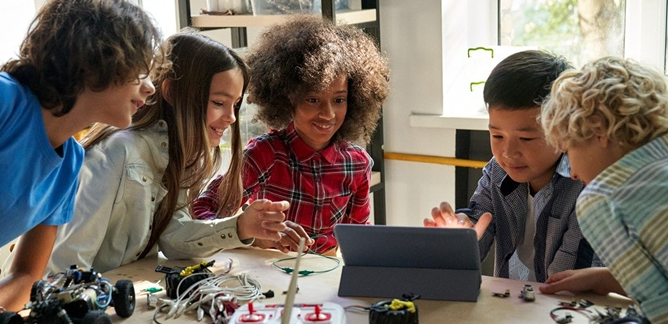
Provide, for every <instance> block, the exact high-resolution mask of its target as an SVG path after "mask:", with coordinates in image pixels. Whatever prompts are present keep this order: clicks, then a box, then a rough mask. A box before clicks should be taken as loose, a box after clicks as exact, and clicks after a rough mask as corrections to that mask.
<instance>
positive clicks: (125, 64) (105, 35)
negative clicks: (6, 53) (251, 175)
mask: <svg viewBox="0 0 668 324" xmlns="http://www.w3.org/2000/svg"><path fill="white" fill-rule="evenodd" d="M159 44H160V33H159V31H158V30H157V28H156V27H155V26H154V25H153V24H152V22H151V20H150V18H149V17H148V16H147V15H146V13H144V12H143V11H142V10H141V8H139V7H137V6H134V5H132V4H130V3H128V2H126V1H122V0H52V1H49V2H47V3H46V4H45V5H44V6H43V7H42V9H41V10H40V11H39V13H38V14H37V16H36V18H35V20H34V21H33V23H32V24H31V27H30V30H29V31H28V35H27V36H26V38H25V40H24V41H23V43H22V44H21V48H20V52H19V55H18V56H19V58H18V59H15V60H11V61H9V62H7V63H6V64H5V65H4V66H2V68H1V69H0V71H1V72H0V98H2V100H0V129H1V130H2V131H0V170H2V171H1V172H0V184H1V185H0V197H2V199H0V223H1V224H2V226H3V229H2V231H0V246H3V245H6V244H7V243H9V242H11V241H12V240H13V239H15V238H17V237H18V236H21V235H22V237H21V239H20V240H19V242H18V244H17V245H16V251H14V253H15V258H14V261H13V263H12V265H11V267H10V270H9V271H8V273H5V274H3V275H5V278H4V279H2V280H0V307H2V308H5V309H8V310H12V311H17V310H19V309H21V308H22V307H23V305H24V304H25V302H27V301H28V298H29V294H30V288H31V286H32V284H33V282H35V281H36V280H39V279H41V277H42V275H43V274H44V270H45V268H46V264H47V262H48V260H49V256H50V254H51V250H52V248H53V244H54V240H55V237H56V232H57V226H58V225H60V224H63V223H66V222H68V221H69V220H70V218H71V217H72V213H73V207H74V195H75V192H76V188H77V177H78V173H79V169H80V168H81V164H82V161H83V149H82V148H81V146H79V144H78V143H77V142H76V140H75V139H74V138H73V137H72V135H74V134H75V133H76V132H78V131H79V130H82V129H84V128H86V127H87V126H88V125H90V124H92V123H95V122H102V123H106V124H109V125H113V126H116V127H120V128H124V127H127V126H128V125H129V124H130V121H131V118H132V115H133V114H134V113H135V112H136V111H137V109H139V108H141V106H142V105H143V104H144V103H145V102H146V100H147V99H148V97H149V96H150V95H151V94H153V93H154V92H155V88H154V87H153V84H152V83H151V81H150V79H149V78H148V77H147V75H148V73H149V72H150V70H152V69H153V68H154V67H157V65H158V64H162V62H163V61H164V60H163V57H164V53H163V52H162V50H159V48H160V47H159ZM156 50H158V51H157V53H159V55H156V54H155V53H156ZM63 270H65V269H63Z"/></svg>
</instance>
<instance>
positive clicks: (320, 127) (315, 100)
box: [293, 76, 348, 151]
mask: <svg viewBox="0 0 668 324" xmlns="http://www.w3.org/2000/svg"><path fill="white" fill-rule="evenodd" d="M347 111H348V78H347V77H345V76H339V77H337V78H336V79H334V81H332V83H331V84H330V85H329V86H328V87H327V88H326V89H324V90H323V91H322V92H318V93H316V92H309V93H307V94H306V96H304V98H303V99H302V100H301V101H300V102H298V103H297V105H296V106H295V110H294V116H293V121H294V126H295V131H297V134H299V137H301V139H302V140H303V141H304V142H306V144H307V145H308V146H310V147H311V148H312V149H314V150H316V151H319V150H322V149H323V148H325V147H326V146H327V145H329V142H330V141H331V140H332V137H333V136H334V134H336V132H337V131H338V130H339V128H341V125H342V124H343V121H344V120H345V118H346V112H347Z"/></svg>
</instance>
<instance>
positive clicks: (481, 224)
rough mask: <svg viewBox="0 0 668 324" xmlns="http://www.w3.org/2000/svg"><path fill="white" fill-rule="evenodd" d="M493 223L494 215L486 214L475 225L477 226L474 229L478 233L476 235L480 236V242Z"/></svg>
mask: <svg viewBox="0 0 668 324" xmlns="http://www.w3.org/2000/svg"><path fill="white" fill-rule="evenodd" d="M491 222H492V214H490V213H484V214H482V215H481V216H480V218H479V219H478V222H477V223H475V225H473V229H474V230H475V231H476V234H477V235H478V240H480V239H481V238H482V236H483V234H485V231H486V230H487V227H488V226H489V223H491Z"/></svg>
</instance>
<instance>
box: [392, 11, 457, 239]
mask: <svg viewBox="0 0 668 324" xmlns="http://www.w3.org/2000/svg"><path fill="white" fill-rule="evenodd" d="M440 2H441V1H434V0H413V1H404V0H383V1H381V3H380V22H381V24H380V26H381V28H380V34H381V47H382V50H383V51H385V52H386V54H387V55H388V56H389V59H390V66H391V87H392V88H391V89H392V90H391V93H390V97H389V98H388V100H387V102H386V103H385V105H384V115H383V116H384V117H383V118H384V125H383V127H384V130H385V146H384V148H385V152H398V153H412V154H424V155H437V156H448V157H453V156H454V155H455V154H454V153H455V136H454V135H455V131H454V130H452V129H442V128H441V129H438V128H412V127H410V126H409V124H408V119H409V118H408V117H409V115H410V114H411V113H428V114H441V113H442V112H443V91H442V90H443V78H442V76H443V65H442V63H441V62H442V53H443V50H442V47H443V46H444V44H443V43H442V39H441V38H442V30H441V27H442V26H441V19H442V17H441V16H442V10H441V9H442V8H441V3H440ZM449 2H451V3H452V4H455V5H456V3H459V2H462V3H466V2H465V1H449ZM464 7H465V6H464ZM465 12H466V11H464V13H465ZM385 170H386V171H385V182H386V183H385V188H386V195H387V223H388V224H389V225H415V226H419V225H422V219H424V218H425V217H430V216H429V215H430V210H431V208H432V207H434V206H437V205H438V204H439V203H440V202H441V201H449V202H454V182H455V177H454V167H451V166H442V165H435V164H425V163H414V162H403V161H392V160H386V161H385Z"/></svg>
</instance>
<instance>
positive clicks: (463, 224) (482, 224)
mask: <svg viewBox="0 0 668 324" xmlns="http://www.w3.org/2000/svg"><path fill="white" fill-rule="evenodd" d="M431 217H432V219H429V218H425V219H424V222H423V223H424V226H425V227H445V228H473V229H474V230H475V231H476V234H477V236H478V240H480V239H481V238H482V237H483V235H484V234H485V231H486V230H487V227H488V226H489V223H491V222H492V214H490V213H483V214H482V216H480V218H479V219H478V222H476V223H475V224H474V223H473V222H472V221H471V220H470V219H469V218H468V216H466V214H464V213H458V214H455V212H454V211H453V210H452V206H450V204H449V203H447V202H442V203H441V204H440V205H439V207H434V208H432V209H431Z"/></svg>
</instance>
